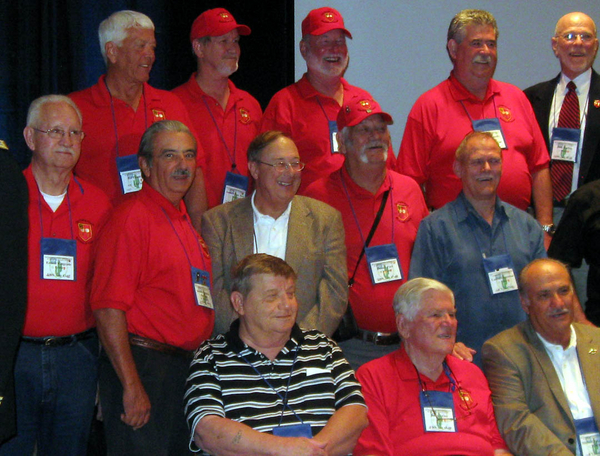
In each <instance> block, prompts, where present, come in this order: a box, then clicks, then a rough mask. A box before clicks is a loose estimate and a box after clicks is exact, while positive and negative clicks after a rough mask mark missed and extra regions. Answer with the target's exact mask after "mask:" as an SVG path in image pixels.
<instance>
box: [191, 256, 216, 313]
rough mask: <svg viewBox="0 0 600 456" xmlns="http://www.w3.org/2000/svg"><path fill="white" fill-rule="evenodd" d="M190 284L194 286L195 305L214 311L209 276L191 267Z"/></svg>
mask: <svg viewBox="0 0 600 456" xmlns="http://www.w3.org/2000/svg"><path fill="white" fill-rule="evenodd" d="M192 283H193V285H194V296H196V305H198V306H201V307H206V308H207V309H214V308H215V307H214V305H213V300H212V296H211V294H210V274H209V273H208V272H207V271H203V270H202V269H199V268H195V267H193V266H192Z"/></svg>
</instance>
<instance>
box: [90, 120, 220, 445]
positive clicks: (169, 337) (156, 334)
mask: <svg viewBox="0 0 600 456" xmlns="http://www.w3.org/2000/svg"><path fill="white" fill-rule="evenodd" d="M138 159H139V165H140V169H141V170H142V172H143V175H144V185H143V187H142V189H141V190H140V191H139V192H138V193H135V194H134V196H132V197H131V198H129V199H127V200H126V201H125V202H123V203H122V204H121V205H120V206H118V207H117V208H116V209H115V210H114V212H113V214H112V216H111V218H110V220H109V222H108V223H107V225H106V228H105V233H104V235H103V236H102V238H101V239H100V242H99V247H98V254H97V256H96V261H95V264H94V267H95V270H94V280H93V283H92V291H91V297H90V301H91V305H92V309H93V311H94V315H95V316H96V320H97V322H98V332H99V335H100V340H101V342H102V346H103V348H104V352H103V354H102V355H101V357H100V400H101V403H102V408H103V413H104V421H105V429H106V435H107V444H108V451H109V453H110V454H152V455H181V454H186V453H187V445H186V443H187V434H188V431H187V425H186V423H185V419H184V414H183V404H182V398H183V394H184V387H185V380H186V378H187V371H188V367H189V362H190V359H191V356H192V351H193V350H194V349H196V348H197V347H198V345H199V344H200V342H202V341H203V340H204V339H206V338H207V337H208V336H210V334H211V332H212V329H213V323H214V311H213V304H212V298H211V293H210V276H211V261H210V257H209V255H208V250H207V249H206V246H205V244H204V241H203V240H202V238H200V236H199V235H198V234H197V232H196V231H195V230H194V228H193V227H192V224H191V220H190V217H189V215H188V213H187V211H186V207H185V204H184V202H183V201H182V199H183V197H184V196H185V194H186V192H187V191H188V190H189V189H190V187H191V185H192V180H193V179H194V171H195V170H196V141H195V139H194V136H193V135H192V133H191V132H190V130H189V129H188V128H187V127H186V126H185V125H183V124H182V123H181V122H178V121H173V120H166V121H161V122H157V123H155V124H153V125H152V126H150V128H149V129H148V130H147V131H146V133H144V136H142V140H141V143H140V149H139V152H138Z"/></svg>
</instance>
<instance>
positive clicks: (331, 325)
mask: <svg viewBox="0 0 600 456" xmlns="http://www.w3.org/2000/svg"><path fill="white" fill-rule="evenodd" d="M250 198H251V197H250V196H249V197H247V198H244V199H241V200H237V201H233V202H231V203H227V204H223V205H220V206H217V207H214V208H212V209H211V210H209V211H207V212H205V213H204V215H203V216H202V237H203V238H204V240H205V241H206V243H207V244H208V248H209V251H210V255H211V257H212V269H213V277H212V286H213V288H212V294H213V300H214V302H215V329H214V331H213V334H219V333H222V332H226V331H227V330H229V325H230V323H231V322H232V321H233V320H234V319H235V318H236V317H237V314H235V312H234V310H233V307H232V306H231V303H230V302H229V294H230V292H231V268H232V267H233V266H235V265H236V264H237V263H238V262H239V261H240V260H242V259H243V258H244V257H246V256H247V255H250V254H252V252H253V245H254V239H253V232H254V228H253V223H254V222H253V213H252V204H251V201H250ZM344 239H345V235H344V225H343V223H342V217H341V215H340V213H339V212H338V211H337V210H335V209H333V208H332V207H331V206H329V205H327V204H325V203H322V202H320V201H317V200H314V199H312V198H307V197H304V196H295V197H294V199H293V200H292V210H291V212H290V220H289V225H288V237H287V247H286V252H285V261H286V262H287V263H288V264H289V265H290V266H291V267H292V268H293V269H294V271H296V274H297V275H298V280H297V282H296V297H297V299H298V305H299V308H298V318H297V322H298V324H299V325H300V326H301V327H304V328H316V329H318V330H320V331H322V332H324V333H325V334H327V335H329V336H330V335H331V334H333V332H334V331H335V329H336V328H337V326H338V324H339V322H340V320H341V318H342V315H343V314H344V312H345V311H346V306H347V303H348V286H347V283H348V276H347V271H346V246H345V243H344V242H345V241H344Z"/></svg>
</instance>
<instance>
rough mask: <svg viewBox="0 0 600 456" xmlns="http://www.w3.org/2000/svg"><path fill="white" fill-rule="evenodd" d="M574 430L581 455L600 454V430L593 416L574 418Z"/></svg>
mask: <svg viewBox="0 0 600 456" xmlns="http://www.w3.org/2000/svg"><path fill="white" fill-rule="evenodd" d="M575 430H576V431H577V445H578V446H579V451H581V456H592V455H598V454H600V432H598V426H596V420H595V419H594V417H593V416H590V417H589V418H582V419H580V420H575Z"/></svg>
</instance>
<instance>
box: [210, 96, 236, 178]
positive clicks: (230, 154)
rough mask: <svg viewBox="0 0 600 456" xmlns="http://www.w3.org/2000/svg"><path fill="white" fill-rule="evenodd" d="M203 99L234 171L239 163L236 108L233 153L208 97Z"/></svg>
mask: <svg viewBox="0 0 600 456" xmlns="http://www.w3.org/2000/svg"><path fill="white" fill-rule="evenodd" d="M202 101H203V102H204V106H206V110H207V111H208V113H209V114H210V117H211V119H212V121H213V123H214V124H215V128H216V129H217V133H219V137H220V138H221V142H222V143H223V146H224V147H225V152H227V156H228V157H229V161H230V162H231V170H232V171H233V170H235V169H236V167H237V165H236V164H235V149H236V146H237V116H236V113H235V108H234V110H233V124H234V130H233V154H232V153H231V152H230V151H229V147H228V146H227V142H226V141H225V137H224V136H223V132H222V131H221V129H220V128H219V125H218V124H217V119H215V116H214V114H213V113H212V111H211V109H210V107H209V106H208V103H207V102H206V97H205V96H204V95H203V96H202Z"/></svg>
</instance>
